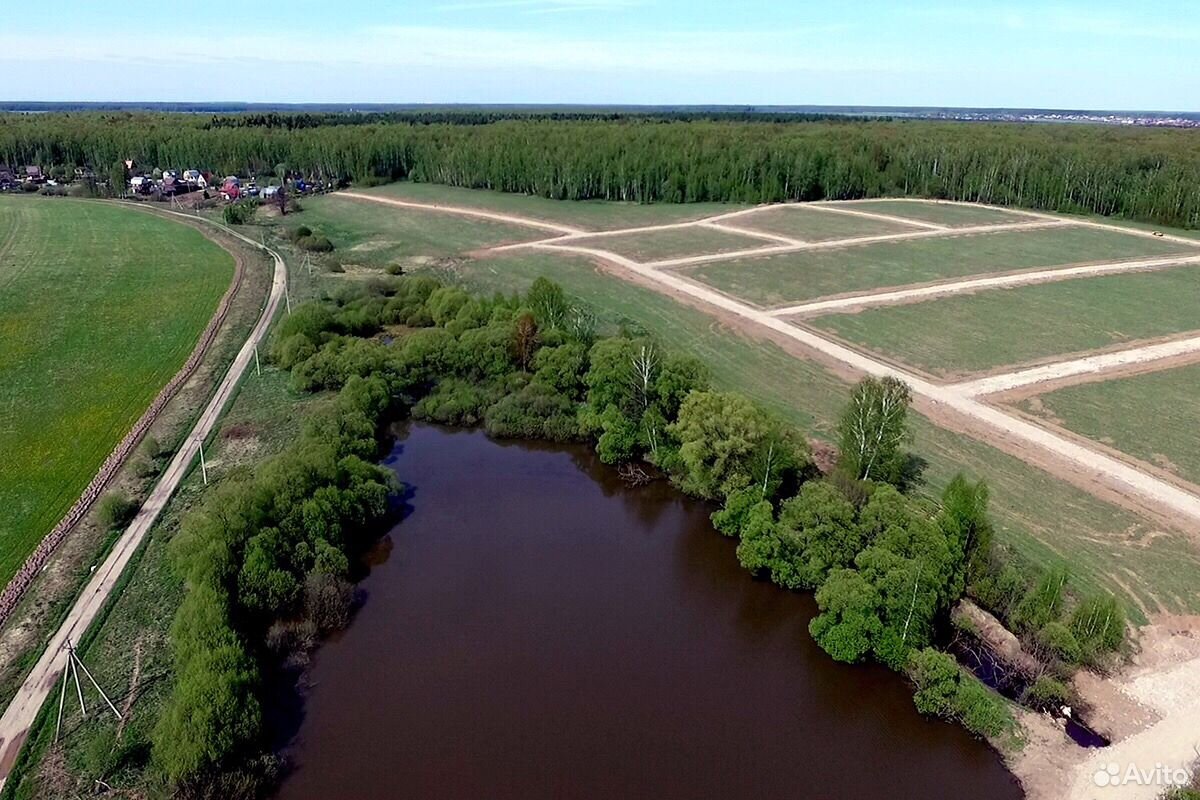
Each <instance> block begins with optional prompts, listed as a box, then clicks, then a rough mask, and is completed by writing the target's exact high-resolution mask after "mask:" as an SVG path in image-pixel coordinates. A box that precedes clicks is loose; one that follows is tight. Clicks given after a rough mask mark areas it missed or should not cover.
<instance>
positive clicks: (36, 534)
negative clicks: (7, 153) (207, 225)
mask: <svg viewBox="0 0 1200 800" xmlns="http://www.w3.org/2000/svg"><path fill="white" fill-rule="evenodd" d="M233 268H234V262H233V258H232V257H231V256H230V255H229V254H228V253H227V252H225V251H224V250H222V249H221V248H220V247H218V246H217V245H216V244H214V243H212V242H211V241H209V240H208V239H206V238H204V237H203V236H202V235H201V234H200V233H199V232H197V231H195V230H193V229H191V228H188V227H186V226H183V225H178V224H176V223H173V222H170V221H168V220H165V219H163V218H160V217H155V216H152V215H151V214H147V213H144V212H140V211H137V210H134V209H129V208H121V207H118V206H113V205H105V204H101V203H95V202H84V201H74V200H63V199H55V200H48V199H44V198H36V197H35V198H30V197H8V198H6V197H0V509H3V512H2V513H0V583H3V582H5V581H7V580H8V579H9V578H10V577H11V576H12V574H13V573H14V572H15V571H16V569H17V568H18V567H19V566H20V564H21V562H22V561H23V560H24V559H25V557H26V556H27V555H28V554H29V552H30V551H31V550H32V549H33V548H34V546H35V545H36V544H37V543H38V541H40V540H41V538H42V536H43V535H45V534H46V533H47V532H48V531H49V530H50V529H51V528H52V527H53V526H54V524H55V523H57V522H58V520H59V519H60V518H61V517H62V516H63V514H64V513H65V512H66V511H67V509H69V508H70V507H71V505H72V504H73V503H74V502H75V500H76V499H77V498H78V497H79V495H80V493H81V492H82V491H83V489H84V487H85V486H87V484H88V482H89V481H90V480H91V479H92V477H93V476H94V475H95V473H96V470H97V469H98V468H99V467H100V465H101V463H103V461H104V459H105V458H106V457H107V456H108V454H109V452H111V450H112V448H113V447H114V446H115V445H116V444H117V442H118V441H120V439H121V438H122V437H123V436H124V435H125V434H126V433H127V432H128V431H129V429H130V428H131V427H132V426H133V424H134V422H135V421H136V420H137V419H138V417H140V416H141V415H142V413H143V412H144V411H145V410H146V407H147V406H149V405H150V403H151V402H152V401H153V399H154V397H155V396H156V395H157V394H158V392H159V391H160V390H161V389H162V387H163V386H164V385H165V384H166V383H167V382H168V381H169V380H170V378H171V376H172V375H174V374H175V372H177V371H178V370H179V368H180V367H181V366H182V365H183V363H184V361H186V360H187V357H188V355H189V354H190V353H191V351H192V349H193V348H194V347H195V345H196V341H197V338H198V337H199V335H200V333H201V331H203V330H204V327H205V326H206V325H207V323H208V321H209V319H210V318H211V317H212V314H213V312H214V310H215V309H216V306H217V303H218V301H219V299H220V297H221V295H222V294H224V292H225V290H226V289H227V288H228V287H229V282H230V280H231V278H232V276H233Z"/></svg>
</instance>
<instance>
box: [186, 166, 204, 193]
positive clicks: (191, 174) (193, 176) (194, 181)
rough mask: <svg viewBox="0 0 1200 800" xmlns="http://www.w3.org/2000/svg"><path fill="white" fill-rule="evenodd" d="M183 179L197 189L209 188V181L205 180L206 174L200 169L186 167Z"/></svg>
mask: <svg viewBox="0 0 1200 800" xmlns="http://www.w3.org/2000/svg"><path fill="white" fill-rule="evenodd" d="M183 179H184V180H185V181H187V182H188V183H189V184H191V185H192V186H195V187H196V188H197V189H207V188H208V181H206V180H204V175H203V174H201V172H200V170H198V169H185V170H184V171H183Z"/></svg>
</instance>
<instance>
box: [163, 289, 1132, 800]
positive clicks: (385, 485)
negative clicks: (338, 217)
mask: <svg viewBox="0 0 1200 800" xmlns="http://www.w3.org/2000/svg"><path fill="white" fill-rule="evenodd" d="M270 355H271V358H272V359H273V361H274V362H275V363H276V364H278V365H279V366H280V367H282V368H284V369H287V370H289V371H290V375H291V381H292V384H293V386H294V387H295V388H296V389H297V390H299V391H304V392H324V393H326V394H328V395H329V396H330V397H331V401H330V402H329V403H328V404H326V405H323V406H321V407H320V408H321V410H320V411H319V412H318V413H316V414H315V415H314V416H313V417H312V418H311V419H309V421H308V423H307V425H306V426H305V428H304V431H303V433H302V435H301V436H300V438H299V439H298V440H297V441H296V442H294V443H293V444H292V445H291V446H290V447H289V448H288V449H287V450H285V451H284V452H283V453H282V454H280V455H278V456H276V457H275V458H273V459H271V460H270V461H269V462H267V463H266V464H265V465H262V466H260V467H259V468H257V469H255V470H254V471H253V472H249V471H247V472H245V473H242V474H237V475H234V476H232V477H230V478H228V479H226V480H225V481H224V482H223V484H222V485H221V486H220V487H218V488H217V489H215V490H214V491H213V493H212V494H211V495H210V497H209V498H208V499H207V500H206V502H205V503H204V504H203V506H202V507H201V508H199V509H198V510H197V511H195V512H192V513H191V514H189V515H188V516H187V517H186V518H185V520H184V522H183V526H182V530H181V533H180V534H179V535H178V536H177V538H176V539H175V541H174V542H172V555H173V556H174V560H175V563H176V565H177V567H178V569H179V570H180V573H181V574H182V575H183V576H184V578H185V580H186V583H187V588H188V591H187V594H186V597H185V600H184V603H183V605H182V606H181V608H180V609H179V611H178V613H177V615H176V619H175V623H174V625H173V626H172V630H171V637H172V646H173V652H174V656H175V661H176V673H175V685H174V687H173V692H172V695H171V698H170V700H169V702H168V705H167V708H166V709H165V711H164V713H163V714H162V716H161V719H160V721H159V724H158V726H157V728H156V730H155V734H154V741H153V756H154V762H155V764H156V765H157V767H158V769H159V770H160V771H161V773H162V774H163V776H164V777H165V778H166V779H167V780H168V781H169V782H170V783H171V785H172V786H173V787H174V788H175V789H176V790H178V792H179V793H180V794H197V795H204V796H221V797H236V796H242V795H243V794H253V793H254V792H255V791H257V790H258V788H259V787H260V786H261V785H262V784H261V782H260V781H261V779H262V778H263V777H264V776H267V777H268V778H269V775H270V773H271V768H270V767H271V766H272V760H271V758H270V757H269V755H267V752H268V749H269V742H270V741H272V739H271V736H270V733H271V732H270V731H269V730H268V728H269V725H268V723H267V722H266V721H265V720H266V719H267V717H268V715H267V713H266V711H265V700H264V676H265V675H269V674H278V673H277V667H276V666H274V665H278V664H279V663H280V662H282V661H286V660H287V659H289V658H293V657H294V656H295V655H296V654H297V653H303V652H305V651H306V650H307V649H308V648H310V647H312V646H313V645H314V643H315V642H316V641H317V639H318V638H319V636H320V635H321V634H322V633H324V632H327V631H330V630H333V629H336V628H338V627H340V626H342V625H345V624H346V623H347V621H348V619H349V615H350V609H351V599H352V590H351V585H350V583H349V580H350V576H351V569H350V567H351V564H352V559H353V558H354V556H355V555H356V554H357V553H358V552H360V551H361V550H362V548H363V546H364V545H365V544H366V543H367V542H368V541H369V538H370V533H371V531H372V530H377V529H378V527H379V523H380V522H381V521H383V520H384V519H386V518H387V516H388V511H389V508H390V506H391V504H390V503H389V498H392V497H394V495H395V492H396V490H397V489H398V488H399V487H398V486H397V485H396V484H395V482H394V479H393V478H392V477H391V476H390V474H389V473H388V472H387V471H386V470H384V469H382V468H380V467H377V466H375V465H374V463H373V461H374V460H375V459H376V458H377V456H379V454H380V452H381V446H382V440H383V431H384V427H383V426H384V424H385V422H387V421H388V420H390V419H393V418H395V417H397V416H399V415H403V414H406V413H411V415H412V416H413V417H415V418H417V419H423V420H431V421H436V422H441V423H449V424H456V425H482V426H484V427H485V428H486V429H487V431H488V432H489V433H490V434H491V435H493V436H498V437H521V438H537V439H547V440H553V441H589V442H591V443H593V444H594V446H595V447H596V450H597V452H598V453H599V455H600V457H601V459H602V460H603V461H605V462H606V463H610V464H621V465H626V466H628V465H636V464H641V465H642V466H641V467H637V468H636V469H633V470H632V471H631V475H632V477H633V478H634V479H643V478H645V477H646V475H647V473H646V472H645V470H647V469H649V470H657V471H659V472H660V473H662V474H663V475H665V476H667V477H668V478H669V479H670V480H671V481H672V482H673V483H675V485H677V486H678V487H679V488H680V489H681V490H683V491H685V492H687V493H689V494H691V495H694V496H697V497H702V498H706V499H709V500H711V501H713V502H714V503H715V504H716V505H717V506H718V507H719V508H718V510H717V511H716V512H714V514H713V523H714V525H715V527H716V528H717V529H718V530H720V531H721V532H722V533H724V534H726V535H730V536H734V537H736V538H737V539H738V540H739V544H738V548H737V556H738V558H739V560H740V561H741V563H742V564H743V565H745V566H746V567H747V568H748V569H750V570H751V571H753V572H755V573H756V574H758V575H761V576H762V577H764V578H769V579H771V580H773V581H775V582H776V583H778V584H780V585H781V586H784V587H787V588H791V589H802V588H803V589H815V590H816V593H817V595H816V596H817V602H818V605H819V607H820V612H821V613H820V614H819V616H817V617H816V618H815V619H814V620H813V621H812V624H811V631H812V634H813V636H814V638H815V639H816V641H817V642H818V643H819V644H820V645H821V647H823V648H824V649H825V650H827V651H828V652H829V653H830V654H831V655H832V656H833V657H835V658H837V659H839V660H843V661H849V662H854V661H860V660H864V659H874V660H878V661H880V662H882V663H884V664H887V665H889V666H891V667H892V668H894V669H898V670H907V671H908V674H909V675H910V677H911V678H912V680H913V682H914V684H915V685H916V687H917V694H916V697H915V699H916V703H917V705H918V708H920V709H921V710H922V711H923V712H924V713H930V714H937V715H941V716H947V717H953V718H957V719H959V720H960V721H962V723H963V724H964V725H966V726H967V727H968V728H970V729H971V730H973V731H975V732H977V733H979V734H981V735H987V736H992V737H995V736H1001V735H1004V734H1006V733H1007V732H1009V731H1011V730H1012V729H1013V721H1012V718H1011V715H1010V713H1009V711H1008V709H1007V708H1006V706H1005V705H1004V703H1003V701H1001V700H1000V699H999V697H998V696H997V695H995V694H994V693H992V692H991V691H989V690H988V689H986V688H985V687H984V686H983V685H982V684H980V683H979V682H978V680H977V679H976V678H975V677H974V676H972V675H971V674H970V673H968V672H964V671H963V670H961V669H960V668H959V667H958V665H957V664H956V663H955V662H954V660H953V659H952V658H951V657H949V656H945V655H944V654H941V653H939V652H938V651H936V650H933V649H932V648H931V645H932V643H933V642H934V640H935V638H936V632H937V630H938V626H939V624H940V622H941V621H942V620H944V619H945V618H946V617H947V615H948V610H949V609H950V607H951V606H952V605H953V604H954V603H955V602H956V601H957V600H958V599H959V598H961V597H962V596H963V594H964V592H966V591H967V589H968V587H969V586H972V585H975V584H983V583H986V582H987V581H992V582H997V581H999V582H1000V583H1003V584H1004V585H1005V586H1006V587H1008V589H1006V591H1009V593H1010V594H1011V595H1012V597H1013V598H1014V599H1013V604H1014V612H1013V613H1014V615H1016V616H1017V617H1020V618H1028V619H1029V620H1030V625H1031V626H1032V627H1031V630H1036V631H1038V632H1041V631H1044V630H1045V629H1046V626H1047V625H1051V624H1055V623H1056V622H1057V620H1059V619H1060V618H1061V617H1062V614H1063V613H1064V604H1065V593H1064V591H1063V589H1064V586H1065V580H1066V578H1065V575H1061V574H1060V573H1057V572H1056V573H1052V574H1049V575H1047V576H1045V577H1044V578H1043V579H1042V580H1039V581H1035V582H1033V583H1032V584H1029V585H1026V583H1027V582H1026V581H1025V580H1024V579H1023V578H1020V575H1018V576H1017V577H1018V581H1017V582H1016V583H1015V584H1012V585H1010V583H1009V581H1010V578H1011V576H1008V577H1003V578H997V576H998V575H1001V574H1003V575H1008V573H1007V572H1006V570H1008V569H1011V568H1012V567H1011V565H1009V564H1006V563H1005V562H1004V560H1003V559H1002V557H1001V556H1000V554H999V553H998V551H997V550H996V548H994V547H993V545H992V541H991V525H990V522H989V521H988V518H987V489H986V486H984V485H983V484H982V483H971V482H969V481H966V480H965V479H962V478H958V479H956V480H955V481H953V482H952V483H951V484H950V486H949V487H948V488H947V489H946V492H945V495H944V496H943V498H942V502H941V503H940V504H934V503H931V502H929V501H926V500H920V499H915V498H913V497H910V496H908V495H906V494H904V493H903V492H902V491H900V489H898V488H897V487H896V486H895V485H893V482H895V483H900V484H903V482H904V480H906V479H907V477H909V476H910V471H909V470H907V469H905V468H904V465H905V464H906V462H907V459H906V457H905V454H904V453H903V450H902V445H903V443H904V442H905V441H906V439H907V432H906V412H907V403H908V395H907V390H906V389H905V387H903V385H902V384H898V383H897V382H894V381H887V380H884V381H875V380H867V381H864V382H863V383H862V384H861V385H860V386H859V387H858V389H857V390H856V393H855V397H854V400H853V401H852V402H851V404H850V405H849V406H848V408H847V412H846V415H845V417H844V419H843V420H842V433H843V442H844V443H845V444H846V453H845V454H844V457H843V459H842V461H841V463H840V464H839V467H838V468H837V469H836V470H835V471H834V472H832V473H831V474H830V475H828V476H822V475H821V474H820V473H819V472H818V471H817V470H816V469H815V467H814V466H813V464H812V461H811V458H810V452H809V447H808V444H807V441H806V439H805V438H804V437H803V436H802V435H801V433H800V432H799V431H797V430H795V429H793V428H792V427H790V426H789V425H787V424H785V423H783V422H782V421H780V420H779V419H777V418H776V417H774V416H773V415H771V414H769V413H767V412H766V411H764V410H763V409H761V408H760V407H758V406H757V405H755V404H754V403H753V402H752V401H750V400H749V399H747V398H746V397H744V396H742V395H740V394H737V393H733V392H722V391H717V390H715V389H714V388H713V387H711V386H710V384H709V380H708V373H707V369H706V368H705V366H704V365H703V364H702V363H701V362H699V361H697V360H696V359H694V358H690V357H688V356H685V355H682V354H678V353H671V352H667V351H664V350H663V349H662V348H661V346H660V345H659V344H658V343H656V342H655V341H654V340H653V338H651V337H648V336H646V335H645V334H643V333H640V332H635V331H626V330H622V331H619V332H616V333H614V334H612V335H600V334H598V332H597V328H596V322H595V319H594V316H593V315H592V314H591V313H590V312H589V311H588V310H587V308H586V307H584V306H582V305H581V304H579V303H577V302H575V301H573V300H572V299H571V298H569V297H567V296H566V295H565V294H564V292H563V291H562V289H561V288H560V287H558V286H557V285H555V284H553V283H551V282H550V281H547V280H545V279H538V280H537V281H535V283H534V285H533V286H532V288H531V289H530V291H529V292H528V293H526V294H525V295H521V296H518V295H514V296H500V295H497V296H493V297H481V296H476V295H472V294H469V293H468V292H466V291H464V290H462V289H459V288H456V287H453V286H443V285H441V284H439V283H438V282H437V281H435V280H433V279H431V278H426V277H414V276H404V277H398V278H388V279H379V280H378V281H376V282H373V283H371V284H370V285H368V286H356V287H350V288H346V289H344V290H342V291H341V293H340V294H338V295H336V296H334V297H331V298H328V299H327V300H325V301H322V302H317V303H309V304H305V305H303V306H299V307H297V308H296V309H295V310H294V312H293V313H292V314H291V315H290V316H288V317H287V318H285V319H284V320H283V321H282V323H281V324H280V326H279V327H278V329H277V331H276V334H275V337H274V339H273V341H272V344H271V352H270ZM854 442H858V443H859V444H858V445H857V446H854V445H853V443H854ZM1114 605H1115V601H1114ZM1015 609H1019V611H1018V610H1015ZM1117 610H1119V609H1117ZM1112 612H1114V609H1113V608H1110V607H1109V606H1107V605H1105V604H1104V603H1103V602H1102V600H1099V599H1098V600H1095V601H1088V602H1087V603H1083V604H1080V605H1079V606H1078V607H1077V608H1076V609H1075V611H1074V613H1073V615H1072V616H1071V617H1070V623H1069V626H1068V625H1062V624H1060V627H1062V628H1063V629H1064V630H1066V631H1067V632H1068V633H1070V634H1071V635H1072V636H1075V637H1076V641H1077V642H1078V641H1079V640H1080V639H1079V636H1078V635H1077V634H1078V633H1079V632H1081V631H1084V632H1087V635H1088V636H1090V637H1091V638H1090V639H1088V641H1089V642H1091V643H1092V644H1093V645H1094V646H1095V647H1096V648H1097V651H1098V650H1099V649H1107V650H1111V649H1113V648H1115V647H1118V646H1119V639H1120V637H1123V633H1124V623H1123V618H1121V621H1120V625H1119V632H1118V630H1117V628H1116V627H1114V625H1112V624H1110V622H1111V620H1112V616H1111V613H1112ZM1114 637H1115V638H1114ZM1059 640H1062V641H1065V639H1062V637H1059V639H1058V640H1056V641H1059ZM1051 694H1053V693H1051ZM1048 696H1049V695H1048ZM247 765H252V766H250V767H247ZM214 792H215V794H213V793H214ZM205 793H208V794H207V795H206V794H205Z"/></svg>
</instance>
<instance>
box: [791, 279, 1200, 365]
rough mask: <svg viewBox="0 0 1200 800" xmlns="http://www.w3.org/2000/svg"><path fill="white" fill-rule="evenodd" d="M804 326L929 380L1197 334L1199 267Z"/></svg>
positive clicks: (962, 298) (836, 317)
mask: <svg viewBox="0 0 1200 800" xmlns="http://www.w3.org/2000/svg"><path fill="white" fill-rule="evenodd" d="M808 324H809V325H811V326H812V327H814V328H817V329H818V330H822V331H826V332H828V333H832V334H835V335H837V336H839V337H841V338H842V339H845V340H847V341H850V342H853V343H855V344H858V345H861V346H862V347H865V348H867V349H869V350H873V351H875V352H878V353H881V354H883V355H886V356H888V357H890V358H892V359H894V360H896V361H899V362H901V363H904V364H908V365H910V366H913V367H917V368H919V369H922V370H924V371H925V372H927V373H929V374H931V375H938V376H941V377H946V378H950V377H961V376H963V375H966V374H970V373H974V372H981V371H985V370H990V369H993V368H995V367H1001V366H1010V365H1013V366H1015V365H1022V364H1027V363H1030V362H1035V361H1039V360H1044V359H1048V358H1050V357H1055V360H1057V359H1058V357H1060V356H1061V357H1062V358H1067V357H1070V355H1071V354H1076V353H1080V352H1083V351H1087V350H1096V349H1100V348H1103V347H1109V346H1112V345H1118V344H1124V343H1128V342H1134V341H1137V340H1139V339H1151V338H1155V337H1161V336H1169V335H1172V334H1178V333H1183V332H1185V331H1191V330H1196V329H1200V269H1198V268H1196V267H1175V268H1172V269H1164V270H1160V271H1157V272H1138V273H1128V274H1125V275H1106V276H1103V277H1099V278H1081V279H1079V280H1071V281H1063V282H1061V283H1045V284H1034V285H1029V286H1020V287H1016V288H1012V289H998V290H993V291H987V292H981V293H979V294H975V295H956V296H952V297H943V298H937V299H933V300H928V301H925V302H922V303H911V304H908V305H901V306H891V307H887V308H875V309H868V310H865V311H862V312H859V313H853V314H831V315H829V316H824V317H817V318H815V319H813V320H810V321H809V323H808Z"/></svg>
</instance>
